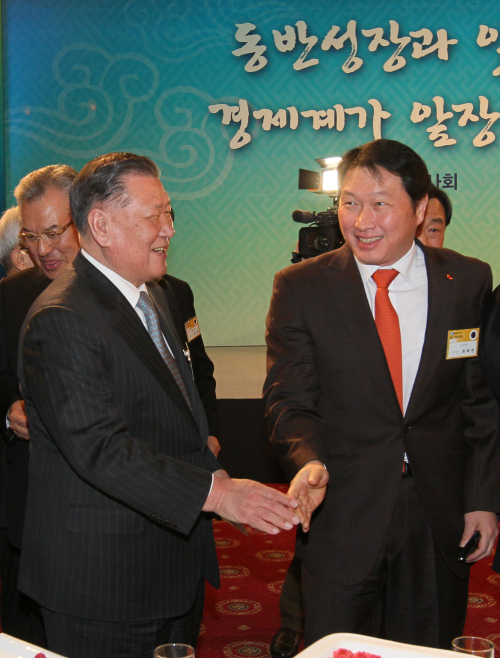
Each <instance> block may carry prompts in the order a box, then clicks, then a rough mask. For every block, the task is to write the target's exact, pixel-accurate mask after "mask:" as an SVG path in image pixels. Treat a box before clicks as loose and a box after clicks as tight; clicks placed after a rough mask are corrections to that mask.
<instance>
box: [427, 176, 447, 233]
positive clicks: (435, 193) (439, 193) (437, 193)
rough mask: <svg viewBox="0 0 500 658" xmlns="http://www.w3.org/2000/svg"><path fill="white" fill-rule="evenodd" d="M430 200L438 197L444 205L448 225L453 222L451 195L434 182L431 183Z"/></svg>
mask: <svg viewBox="0 0 500 658" xmlns="http://www.w3.org/2000/svg"><path fill="white" fill-rule="evenodd" d="M428 194H429V201H430V200H431V199H437V200H438V201H439V203H440V204H441V205H442V206H443V210H444V218H445V220H446V226H448V224H449V223H450V222H451V215H452V213H453V206H452V205H451V201H450V197H449V196H448V195H447V194H446V192H444V191H443V190H441V189H440V188H439V187H436V186H435V185H434V183H431V184H430V185H429V192H428Z"/></svg>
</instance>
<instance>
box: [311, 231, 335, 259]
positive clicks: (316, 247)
mask: <svg viewBox="0 0 500 658" xmlns="http://www.w3.org/2000/svg"><path fill="white" fill-rule="evenodd" d="M306 245H307V248H308V249H310V250H311V251H312V252H314V253H316V254H322V253H324V252H325V251H328V249H329V247H330V236H329V235H328V234H327V233H325V231H322V230H317V231H312V232H311V233H309V235H308V236H307V241H306Z"/></svg>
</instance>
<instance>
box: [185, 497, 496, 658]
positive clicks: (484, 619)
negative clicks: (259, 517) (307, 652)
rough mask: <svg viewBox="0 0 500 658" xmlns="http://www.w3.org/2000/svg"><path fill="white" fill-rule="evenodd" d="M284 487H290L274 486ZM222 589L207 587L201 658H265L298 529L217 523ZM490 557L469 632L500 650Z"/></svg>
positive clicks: (476, 590)
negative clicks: (273, 530) (269, 531)
mask: <svg viewBox="0 0 500 658" xmlns="http://www.w3.org/2000/svg"><path fill="white" fill-rule="evenodd" d="M274 486H276V488H279V489H281V491H285V490H286V485H274ZM214 530H215V540H216V543H217V553H218V556H219V564H220V569H221V588H220V589H219V590H214V589H213V588H212V587H210V586H209V585H208V586H207V598H206V602H205V615H204V618H203V626H202V635H201V636H200V639H199V642H198V650H197V652H196V654H197V658H221V657H223V656H227V658H249V657H252V658H266V657H267V656H269V644H270V642H271V639H272V637H273V635H274V633H275V632H276V631H277V629H278V627H279V623H280V620H279V595H280V590H281V585H282V583H283V579H284V577H285V574H286V571H287V569H288V565H289V563H290V560H291V559H292V557H293V550H294V541H295V535H294V533H293V532H292V533H286V532H282V533H280V534H279V535H277V536H271V535H266V534H264V533H262V532H259V531H256V530H252V529H249V532H248V534H249V536H248V538H247V537H244V536H243V535H242V534H241V533H239V532H238V531H237V530H235V529H234V528H233V527H232V526H230V525H229V524H228V523H225V522H224V521H218V522H215V524H214ZM491 562H492V560H491V558H488V559H487V560H482V561H481V562H479V563H478V564H476V565H474V567H473V568H472V571H471V583H470V596H469V613H468V615H467V623H466V627H465V631H464V634H465V635H477V636H479V637H485V638H488V639H490V640H492V641H493V642H494V643H495V645H496V648H497V649H499V650H500V574H496V573H495V572H493V571H492V570H491V568H490V567H491Z"/></svg>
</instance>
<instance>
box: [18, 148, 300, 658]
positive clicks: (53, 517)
mask: <svg viewBox="0 0 500 658" xmlns="http://www.w3.org/2000/svg"><path fill="white" fill-rule="evenodd" d="M70 201H71V211H72V216H73V220H74V222H75V224H76V226H77V228H78V230H79V232H80V236H81V245H82V248H83V250H82V252H81V254H79V255H78V256H77V258H76V259H75V261H74V262H73V265H72V266H70V267H68V268H67V269H66V271H65V272H63V273H62V275H61V276H60V277H59V278H58V280H57V281H56V282H54V284H53V285H51V286H50V287H49V288H48V289H47V290H46V291H45V292H44V293H43V294H42V295H41V296H40V297H39V298H38V300H37V301H36V302H35V304H34V306H33V307H32V309H31V311H30V313H29V315H28V318H27V321H26V331H25V335H24V339H23V341H22V345H23V347H22V350H23V362H22V369H21V371H20V374H21V377H20V379H21V382H22V387H23V391H24V394H25V401H26V409H27V414H28V419H29V427H30V436H31V446H32V448H31V453H30V483H29V491H28V506H27V511H26V523H25V530H24V536H23V547H22V558H21V574H20V584H19V587H20V589H21V591H23V592H25V593H26V594H28V595H29V596H31V597H32V598H34V599H35V600H36V601H37V602H38V603H39V604H40V605H41V606H42V613H43V617H44V622H45V628H46V633H47V638H48V644H49V648H50V649H52V650H54V651H56V652H58V653H61V654H63V655H68V656H71V657H72V658H77V657H78V656H82V658H83V657H84V656H85V657H86V658H92V657H94V656H95V657H98V656H99V657H102V658H104V656H106V657H107V658H109V657H111V656H121V655H123V654H124V653H129V654H133V655H134V656H138V657H139V656H141V657H142V656H144V658H146V656H147V657H148V658H150V656H151V652H152V651H153V649H154V647H155V646H156V645H159V644H162V643H165V642H168V641H169V638H170V631H171V628H172V626H173V624H174V623H176V622H177V621H178V620H179V618H181V617H183V616H192V615H191V611H192V609H193V608H196V610H199V619H200V621H201V611H202V604H200V601H202V599H203V594H204V581H205V579H207V580H209V582H211V583H213V584H215V585H216V584H217V583H218V568H217V561H216V556H215V548H214V544H213V534H212V527H211V522H210V519H209V518H207V517H206V516H205V515H204V514H202V512H215V513H217V514H220V515H221V516H222V517H223V518H226V519H228V520H231V521H236V522H243V523H249V524H251V525H253V526H254V527H257V528H259V529H261V530H264V531H266V532H270V533H272V534H275V533H277V532H279V531H280V529H291V528H292V527H293V525H294V524H295V523H297V522H298V518H297V516H296V515H295V514H294V512H293V509H294V508H295V507H296V506H297V503H296V502H295V501H293V500H291V499H290V498H287V497H286V496H284V495H282V494H279V492H276V491H274V490H272V489H269V488H268V487H265V486H264V485H260V484H258V483H255V482H250V481H247V480H238V481H235V480H232V479H230V478H229V477H228V475H227V473H225V472H224V471H222V470H221V469H220V466H219V464H218V462H217V461H216V459H215V457H214V456H213V454H212V453H211V452H210V450H208V448H207V446H206V441H207V435H208V431H207V421H206V416H205V414H204V411H203V407H202V405H201V401H200V399H199V396H198V393H197V391H196V387H195V386H194V383H193V379H192V376H191V372H190V370H189V366H188V364H187V362H186V360H185V358H184V356H183V353H182V345H181V344H180V342H179V341H178V339H177V337H176V333H175V328H174V326H173V323H172V320H171V317H170V313H169V309H168V306H167V305H166V303H165V297H164V295H163V293H162V291H161V289H160V288H159V286H158V285H157V284H155V283H149V284H148V286H146V285H145V283H146V282H153V281H154V280H156V279H158V278H159V277H161V276H162V275H164V274H165V269H166V265H165V255H166V247H167V241H168V240H169V239H170V238H171V237H172V236H173V234H174V231H173V228H172V221H171V216H170V200H169V198H168V195H167V194H166V192H165V190H164V189H163V186H162V184H161V182H160V180H159V172H158V169H157V167H156V165H155V164H154V163H153V162H152V161H151V160H149V158H145V157H143V156H136V155H133V154H124V153H114V154H108V155H105V156H101V157H99V158H96V159H94V160H92V161H91V162H90V163H88V164H87V165H86V166H85V167H84V168H83V169H82V171H81V172H80V173H79V175H78V177H77V179H76V181H75V183H74V184H73V187H72V189H71V192H70ZM55 382H57V385H55ZM198 626H199V624H198ZM186 641H187V642H190V643H195V642H196V633H194V634H193V636H190V637H186Z"/></svg>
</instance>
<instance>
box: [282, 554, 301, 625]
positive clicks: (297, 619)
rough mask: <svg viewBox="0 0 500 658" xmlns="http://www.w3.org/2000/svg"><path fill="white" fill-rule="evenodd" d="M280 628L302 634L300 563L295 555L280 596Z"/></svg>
mask: <svg viewBox="0 0 500 658" xmlns="http://www.w3.org/2000/svg"><path fill="white" fill-rule="evenodd" d="M280 615H281V626H283V627H284V628H289V629H290V630H292V631H297V632H298V633H303V632H304V606H303V604H302V585H301V562H300V558H298V557H297V556H296V555H294V556H293V560H292V561H291V562H290V566H289V567H288V571H287V573H286V576H285V582H284V583H283V588H282V590H281V596H280Z"/></svg>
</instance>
